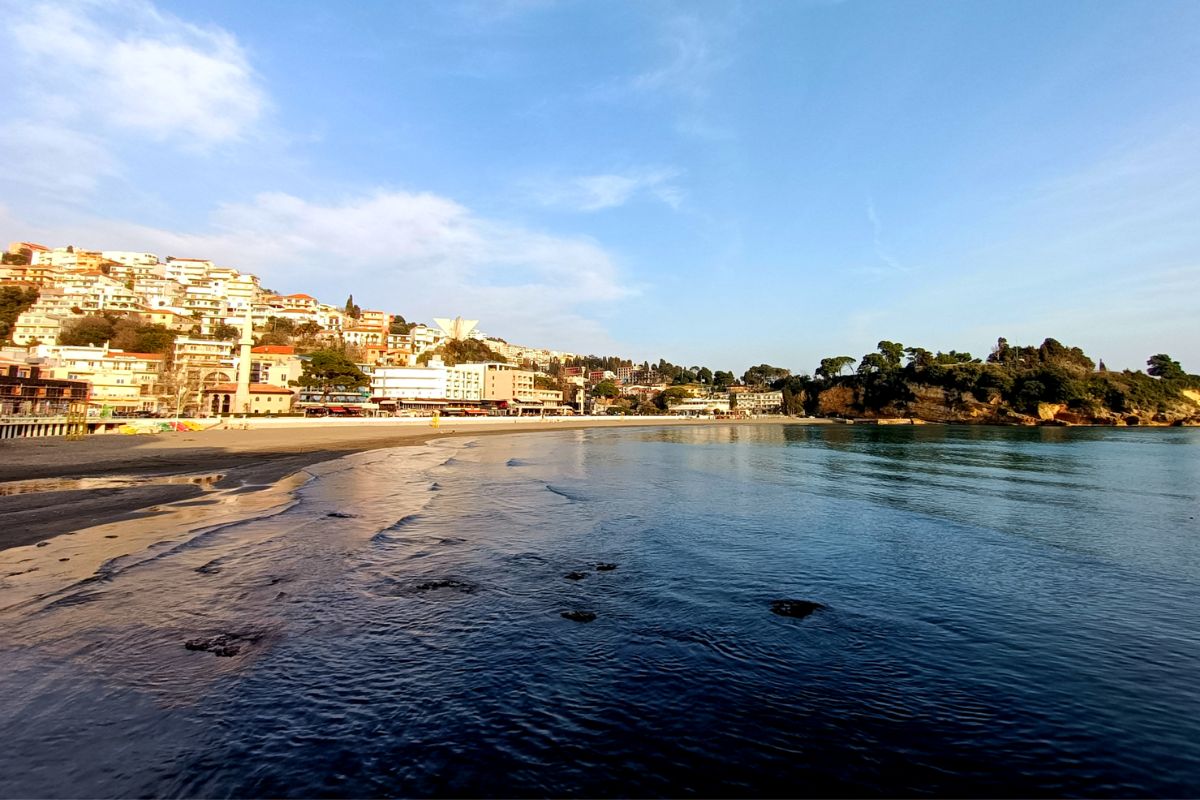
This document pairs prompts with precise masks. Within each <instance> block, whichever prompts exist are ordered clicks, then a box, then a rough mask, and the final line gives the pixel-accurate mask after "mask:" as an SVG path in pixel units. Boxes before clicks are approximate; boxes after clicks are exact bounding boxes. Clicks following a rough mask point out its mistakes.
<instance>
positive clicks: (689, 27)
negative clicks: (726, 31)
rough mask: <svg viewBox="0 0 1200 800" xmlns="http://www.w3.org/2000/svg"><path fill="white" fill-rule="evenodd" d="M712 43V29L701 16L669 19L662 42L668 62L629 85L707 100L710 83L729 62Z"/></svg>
mask: <svg viewBox="0 0 1200 800" xmlns="http://www.w3.org/2000/svg"><path fill="white" fill-rule="evenodd" d="M713 40H714V33H713V29H712V27H711V26H709V25H708V24H706V23H705V22H704V21H703V20H702V19H700V18H699V17H696V16H690V15H680V16H676V17H672V18H670V19H668V20H667V21H666V22H665V23H664V25H663V27H662V31H661V35H660V40H659V43H660V46H661V47H662V49H663V51H664V52H665V54H666V57H665V59H664V60H662V61H661V62H660V63H658V64H656V65H655V66H653V67H651V68H650V69H647V70H645V71H644V72H641V73H640V74H638V75H635V76H634V77H633V79H632V80H631V81H630V86H631V87H632V88H633V89H636V90H639V91H662V90H668V91H672V92H679V93H681V94H684V95H686V96H689V97H692V98H697V99H699V98H703V97H705V96H706V95H707V94H708V83H709V80H710V79H711V78H712V76H713V75H714V74H715V73H716V72H718V71H719V70H721V69H723V68H724V67H725V66H727V65H728V63H729V59H728V57H727V56H726V55H724V54H723V53H722V52H721V51H720V50H719V49H718V48H717V47H716V45H715V43H714V41H713Z"/></svg>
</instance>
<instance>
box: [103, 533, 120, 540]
mask: <svg viewBox="0 0 1200 800" xmlns="http://www.w3.org/2000/svg"><path fill="white" fill-rule="evenodd" d="M104 538H105V539H115V538H117V535H116V534H115V533H106V534H104Z"/></svg>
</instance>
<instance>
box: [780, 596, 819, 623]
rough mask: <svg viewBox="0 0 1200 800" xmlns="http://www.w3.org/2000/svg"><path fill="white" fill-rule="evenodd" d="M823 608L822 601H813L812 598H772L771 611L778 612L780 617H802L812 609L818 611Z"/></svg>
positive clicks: (811, 611)
mask: <svg viewBox="0 0 1200 800" xmlns="http://www.w3.org/2000/svg"><path fill="white" fill-rule="evenodd" d="M823 608H825V605H824V604H822V603H814V602H813V601H812V600H772V601H771V612H772V613H774V614H778V615H779V616H781V617H795V618H796V619H804V618H805V617H807V616H808V615H809V614H811V613H813V612H814V611H820V610H821V609H823Z"/></svg>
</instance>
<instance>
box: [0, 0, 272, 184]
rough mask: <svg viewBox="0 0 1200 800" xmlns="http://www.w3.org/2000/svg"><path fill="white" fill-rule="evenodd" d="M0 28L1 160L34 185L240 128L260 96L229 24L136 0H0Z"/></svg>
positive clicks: (222, 139)
mask: <svg viewBox="0 0 1200 800" xmlns="http://www.w3.org/2000/svg"><path fill="white" fill-rule="evenodd" d="M0 31H2V32H3V33H4V38H5V41H6V42H8V44H9V50H8V51H7V53H6V55H5V58H4V59H3V66H0V70H2V71H3V73H4V74H3V78H4V80H3V81H2V83H3V86H0V99H2V100H3V102H4V103H5V105H6V112H7V115H8V116H9V118H15V119H20V120H21V122H20V123H19V124H10V125H7V126H5V127H4V129H3V130H2V131H0V170H2V171H3V174H4V177H5V179H6V180H8V181H12V182H14V183H17V184H21V185H24V186H34V187H37V188H38V189H39V190H41V192H42V193H43V194H52V193H53V192H55V191H60V190H62V189H70V190H73V191H76V192H81V193H86V192H89V191H92V190H94V189H96V187H97V185H98V184H99V183H100V182H102V181H103V180H104V179H106V178H111V177H114V176H117V175H119V174H120V173H121V164H120V159H119V156H118V153H119V152H120V151H121V150H123V149H127V148H130V147H131V146H139V145H145V144H147V143H156V144H162V145H165V146H168V147H172V148H176V149H179V150H185V151H190V152H193V153H197V152H203V151H206V150H208V149H210V148H212V147H214V146H219V145H223V144H227V143H230V142H235V141H238V140H243V139H246V138H248V137H250V136H252V135H253V134H254V132H255V130H256V126H257V125H258V124H259V123H260V122H261V120H262V118H263V116H264V115H265V113H266V110H267V108H268V105H269V103H268V100H267V96H266V93H265V91H264V90H263V88H262V87H261V85H260V81H259V79H258V78H257V76H256V75H255V74H254V71H253V69H252V68H251V66H250V63H249V60H248V57H247V55H246V53H245V51H244V50H243V48H242V47H241V45H240V44H239V43H238V41H237V40H236V39H235V38H234V37H233V36H232V35H231V34H229V33H228V32H226V31H223V30H221V29H219V28H206V27H200V26H196V25H193V24H191V23H188V22H185V21H183V20H180V19H178V18H176V17H173V16H171V15H169V14H166V13H163V12H161V11H159V10H158V9H157V8H156V7H155V6H154V5H153V4H151V3H149V2H146V0H90V1H88V0H80V1H79V2H62V3H53V2H38V3H18V2H3V0H0Z"/></svg>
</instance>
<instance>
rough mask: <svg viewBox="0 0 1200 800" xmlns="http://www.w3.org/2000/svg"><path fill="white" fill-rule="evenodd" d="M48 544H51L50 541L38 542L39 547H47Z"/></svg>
mask: <svg viewBox="0 0 1200 800" xmlns="http://www.w3.org/2000/svg"><path fill="white" fill-rule="evenodd" d="M48 544H50V543H49V542H38V543H37V546H38V547H45V546H46V545H48Z"/></svg>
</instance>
